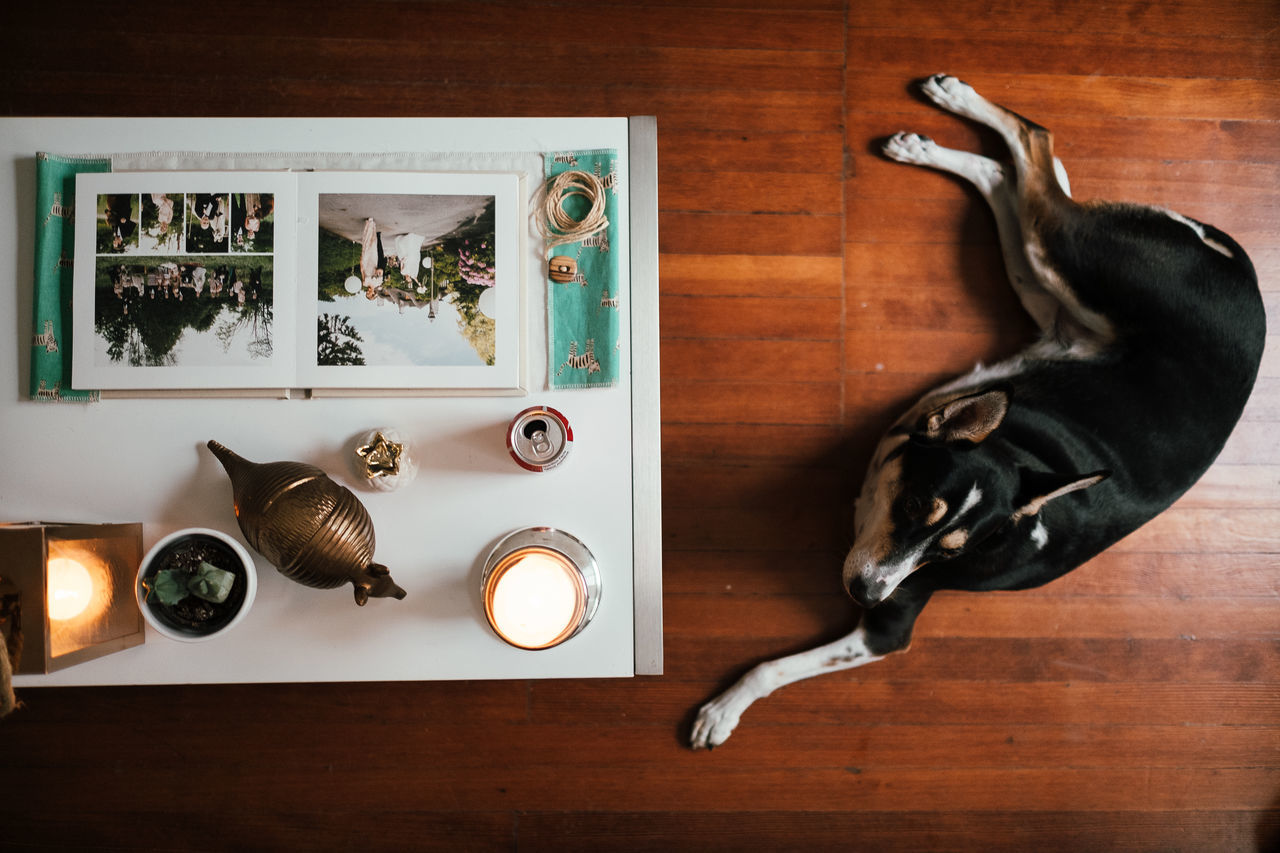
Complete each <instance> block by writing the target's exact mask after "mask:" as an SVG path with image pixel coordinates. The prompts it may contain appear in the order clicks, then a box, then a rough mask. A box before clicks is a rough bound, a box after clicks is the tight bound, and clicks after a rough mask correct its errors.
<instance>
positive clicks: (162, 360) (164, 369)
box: [72, 171, 526, 394]
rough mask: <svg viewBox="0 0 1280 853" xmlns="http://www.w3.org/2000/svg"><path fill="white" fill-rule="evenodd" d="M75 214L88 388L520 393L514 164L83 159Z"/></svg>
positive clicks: (518, 213)
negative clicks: (88, 168) (294, 166)
mask: <svg viewBox="0 0 1280 853" xmlns="http://www.w3.org/2000/svg"><path fill="white" fill-rule="evenodd" d="M76 210H77V212H78V213H79V215H78V216H77V217H76V222H75V263H74V290H73V292H74V299H73V309H72V324H73V329H72V334H73V339H74V340H75V342H76V346H75V348H74V350H73V352H72V376H73V380H74V383H75V386H76V387H85V388H100V389H104V390H135V391H146V390H156V391H159V390H193V391H194V390H200V389H208V390H215V389H223V390H231V389H243V390H250V389H297V388H305V389H317V390H322V389H329V390H333V391H335V392H337V391H341V390H349V391H351V392H353V393H358V392H360V391H362V390H377V389H400V390H407V391H410V392H413V391H417V392H420V393H433V392H440V393H450V392H477V393H490V394H501V393H520V392H521V390H522V386H523V367H522V350H523V347H522V341H521V327H522V322H521V317H522V289H523V273H522V257H523V242H524V239H525V238H524V230H525V229H524V224H525V221H526V220H525V213H524V198H523V188H522V179H521V176H520V175H519V174H517V173H499V172H493V173H490V172H475V173H472V172H282V171H271V172H268V171H263V172H251V171H244V172H104V173H86V174H82V175H80V176H79V178H78V180H77V184H76Z"/></svg>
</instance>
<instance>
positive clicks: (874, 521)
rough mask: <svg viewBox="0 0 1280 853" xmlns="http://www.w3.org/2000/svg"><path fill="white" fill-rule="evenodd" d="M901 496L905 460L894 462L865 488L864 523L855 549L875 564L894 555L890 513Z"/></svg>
mask: <svg viewBox="0 0 1280 853" xmlns="http://www.w3.org/2000/svg"><path fill="white" fill-rule="evenodd" d="M901 493H902V459H901V458H898V459H891V460H889V461H888V462H887V463H885V464H884V465H883V466H881V468H880V470H879V472H878V473H877V474H876V476H875V478H874V481H868V482H867V483H864V484H863V490H862V497H861V498H860V500H859V509H860V510H861V511H862V514H863V516H864V520H860V521H859V524H858V535H857V541H856V542H855V543H854V544H855V546H862V547H861V548H859V550H861V551H863V553H866V554H868V555H869V556H870V558H871V559H872V560H874V561H875V562H877V563H879V562H883V561H884V560H887V559H888V558H889V554H890V553H891V552H892V551H893V533H894V528H893V517H892V515H891V514H890V509H891V508H892V507H893V505H894V503H895V502H896V501H897V499H898V495H900V494H901Z"/></svg>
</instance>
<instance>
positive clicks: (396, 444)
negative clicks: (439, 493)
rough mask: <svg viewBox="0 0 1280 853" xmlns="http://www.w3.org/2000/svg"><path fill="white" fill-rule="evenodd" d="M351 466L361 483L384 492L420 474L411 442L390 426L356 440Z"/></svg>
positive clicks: (374, 430)
mask: <svg viewBox="0 0 1280 853" xmlns="http://www.w3.org/2000/svg"><path fill="white" fill-rule="evenodd" d="M352 463H353V465H354V467H355V470H356V474H357V476H358V477H359V481H360V482H361V483H363V484H364V485H365V486H368V487H369V488H371V489H377V490H379V491H384V492H388V491H392V490H394V489H398V488H400V487H401V486H404V485H407V484H408V483H410V482H411V481H412V480H413V478H414V477H415V476H416V475H417V473H418V466H417V462H416V461H415V460H414V458H413V454H412V453H411V451H410V447H409V442H408V441H406V440H405V438H404V436H403V435H401V433H400V431H399V430H396V429H392V428H390V427H380V428H378V429H373V430H369V431H368V432H366V433H365V434H364V435H362V436H360V437H359V438H358V439H356V445H355V450H354V451H353V452H352Z"/></svg>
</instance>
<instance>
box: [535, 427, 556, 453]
mask: <svg viewBox="0 0 1280 853" xmlns="http://www.w3.org/2000/svg"><path fill="white" fill-rule="evenodd" d="M529 444H530V446H531V447H532V449H533V452H534V453H535V454H537V455H538V456H548V455H550V454H551V451H552V450H553V449H554V448H553V447H552V446H551V439H550V438H548V437H547V433H546V432H545V431H544V430H540V429H538V430H534V431H533V434H532V435H530V436H529Z"/></svg>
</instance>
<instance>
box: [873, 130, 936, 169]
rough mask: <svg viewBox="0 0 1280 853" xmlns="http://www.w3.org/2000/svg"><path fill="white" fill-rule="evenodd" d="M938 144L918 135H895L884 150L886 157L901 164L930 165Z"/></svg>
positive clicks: (890, 138)
mask: <svg viewBox="0 0 1280 853" xmlns="http://www.w3.org/2000/svg"><path fill="white" fill-rule="evenodd" d="M937 147H938V145H937V143H935V142H934V141H933V140H932V139H930V138H929V137H927V136H921V135H920V134H918V133H905V132H903V133H895V134H894V135H893V136H891V137H889V141H888V142H886V143H885V144H884V145H883V146H882V149H881V150H883V151H884V154H885V156H886V157H888V158H890V159H892V160H897V161H898V162H899V163H916V164H928V163H932V162H933V159H934V158H933V152H934V151H935V150H937Z"/></svg>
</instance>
